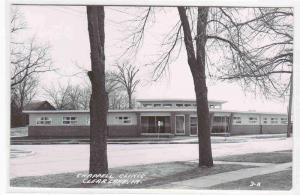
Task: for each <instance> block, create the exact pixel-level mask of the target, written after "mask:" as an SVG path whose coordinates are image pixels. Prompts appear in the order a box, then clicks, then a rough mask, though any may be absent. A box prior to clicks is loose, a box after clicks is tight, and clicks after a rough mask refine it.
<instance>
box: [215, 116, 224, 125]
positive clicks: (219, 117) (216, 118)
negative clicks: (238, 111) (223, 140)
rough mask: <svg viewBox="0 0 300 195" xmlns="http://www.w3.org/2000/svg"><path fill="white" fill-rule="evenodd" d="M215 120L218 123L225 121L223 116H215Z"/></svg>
mask: <svg viewBox="0 0 300 195" xmlns="http://www.w3.org/2000/svg"><path fill="white" fill-rule="evenodd" d="M214 122H216V123H221V122H223V117H221V116H214Z"/></svg>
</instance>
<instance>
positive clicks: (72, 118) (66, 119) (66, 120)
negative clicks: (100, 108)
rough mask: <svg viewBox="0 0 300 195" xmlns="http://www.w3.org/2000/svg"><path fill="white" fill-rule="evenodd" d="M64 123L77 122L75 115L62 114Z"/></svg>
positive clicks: (72, 123) (71, 123)
mask: <svg viewBox="0 0 300 195" xmlns="http://www.w3.org/2000/svg"><path fill="white" fill-rule="evenodd" d="M63 124H64V125H74V124H77V117H75V116H64V117H63Z"/></svg>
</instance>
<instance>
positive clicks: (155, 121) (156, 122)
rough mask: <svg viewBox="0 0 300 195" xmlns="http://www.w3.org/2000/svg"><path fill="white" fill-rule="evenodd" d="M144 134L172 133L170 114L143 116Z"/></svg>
mask: <svg viewBox="0 0 300 195" xmlns="http://www.w3.org/2000/svg"><path fill="white" fill-rule="evenodd" d="M141 126H142V134H150V133H151V134H157V133H162V134H164V133H169V134H170V133H171V125H170V116H141Z"/></svg>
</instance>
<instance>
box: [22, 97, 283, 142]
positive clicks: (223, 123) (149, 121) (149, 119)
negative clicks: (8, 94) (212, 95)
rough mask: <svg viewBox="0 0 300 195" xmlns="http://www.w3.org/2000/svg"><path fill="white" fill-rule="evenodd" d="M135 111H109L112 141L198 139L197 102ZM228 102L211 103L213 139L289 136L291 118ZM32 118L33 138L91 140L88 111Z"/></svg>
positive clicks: (150, 104)
mask: <svg viewBox="0 0 300 195" xmlns="http://www.w3.org/2000/svg"><path fill="white" fill-rule="evenodd" d="M137 102H138V106H137V107H136V108H135V109H132V110H109V111H108V116H107V123H108V132H107V133H108V136H109V137H140V136H160V137H161V136H196V135H197V132H198V124H197V123H198V121H197V112H196V101H195V100H188V99H185V100H184V99H181V100H178V99H167V100H163V99H140V100H137ZM224 103H226V101H218V100H209V101H208V104H209V112H210V124H211V125H210V130H211V133H212V135H242V134H267V133H285V132H286V129H287V115H286V114H285V113H269V112H255V111H246V112H245V111H233V110H223V109H222V104H224ZM24 113H26V114H28V115H29V128H28V135H29V136H38V137H42V136H48V137H54V136H58V137H59V136H64V137H65V136H72V137H74V136H89V134H90V130H89V125H90V115H89V111H88V110H24Z"/></svg>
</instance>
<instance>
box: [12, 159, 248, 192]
mask: <svg viewBox="0 0 300 195" xmlns="http://www.w3.org/2000/svg"><path fill="white" fill-rule="evenodd" d="M250 167H253V166H242V165H227V164H226V165H225V164H218V165H214V166H213V167H211V168H199V167H198V164H197V163H194V162H168V163H157V164H147V165H138V166H127V167H121V168H113V169H110V170H109V173H110V174H111V175H112V176H113V178H114V179H120V175H123V177H124V175H125V174H128V175H135V174H141V173H142V174H143V175H144V177H143V178H142V179H141V182H140V183H133V184H132V183H129V184H120V185H118V184H93V185H92V184H85V183H83V179H84V178H82V177H77V176H78V174H87V172H73V173H62V174H53V175H45V176H34V177H33V176H32V177H18V178H14V179H11V181H10V185H11V186H12V187H48V188H130V189H132V188H150V187H152V186H157V185H163V184H167V183H170V182H176V181H182V180H187V179H192V178H196V177H202V176H207V175H211V174H217V173H222V172H228V171H234V170H239V169H243V168H250Z"/></svg>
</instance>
